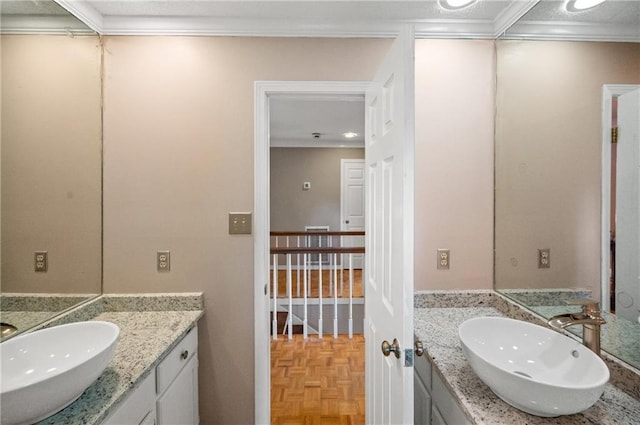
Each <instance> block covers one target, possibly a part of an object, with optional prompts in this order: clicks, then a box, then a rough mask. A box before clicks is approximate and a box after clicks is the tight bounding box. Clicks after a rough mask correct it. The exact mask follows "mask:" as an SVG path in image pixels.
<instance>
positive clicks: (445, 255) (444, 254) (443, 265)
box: [438, 248, 451, 270]
mask: <svg viewBox="0 0 640 425" xmlns="http://www.w3.org/2000/svg"><path fill="white" fill-rule="evenodd" d="M450 264H451V254H450V253H449V250H448V249H443V248H440V249H438V270H449V265H450Z"/></svg>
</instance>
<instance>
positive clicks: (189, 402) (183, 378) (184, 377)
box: [156, 355, 199, 425]
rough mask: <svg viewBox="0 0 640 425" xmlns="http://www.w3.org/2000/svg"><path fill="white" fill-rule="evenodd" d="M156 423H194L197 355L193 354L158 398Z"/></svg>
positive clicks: (197, 417) (196, 402)
mask: <svg viewBox="0 0 640 425" xmlns="http://www.w3.org/2000/svg"><path fill="white" fill-rule="evenodd" d="M156 414H157V420H158V425H196V424H198V422H199V415H198V356H196V355H194V356H193V357H192V358H191V360H189V362H188V363H187V364H186V365H185V367H184V368H183V369H182V371H181V372H180V373H179V374H178V376H177V377H176V379H175V380H174V381H173V382H172V383H171V385H170V386H169V387H168V388H167V390H166V391H165V392H164V394H162V396H161V397H160V398H159V399H158V404H157V407H156Z"/></svg>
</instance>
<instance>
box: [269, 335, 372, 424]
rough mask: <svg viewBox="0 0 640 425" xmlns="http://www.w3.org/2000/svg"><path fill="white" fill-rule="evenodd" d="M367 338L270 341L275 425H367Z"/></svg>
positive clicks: (272, 412) (273, 418)
mask: <svg viewBox="0 0 640 425" xmlns="http://www.w3.org/2000/svg"><path fill="white" fill-rule="evenodd" d="M364 400H365V399H364V336H363V335H354V336H353V339H351V340H350V339H349V337H348V335H339V336H338V338H337V339H333V338H331V337H325V338H323V339H318V338H309V339H307V340H304V338H302V335H294V336H293V339H292V340H290V341H289V340H287V339H286V338H285V337H283V336H282V335H280V336H279V337H278V340H277V341H273V340H272V341H271V424H272V425H294V424H296V425H362V424H364V415H365V404H364V403H365V402H364Z"/></svg>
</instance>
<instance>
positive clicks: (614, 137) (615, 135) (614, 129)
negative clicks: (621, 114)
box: [611, 127, 618, 144]
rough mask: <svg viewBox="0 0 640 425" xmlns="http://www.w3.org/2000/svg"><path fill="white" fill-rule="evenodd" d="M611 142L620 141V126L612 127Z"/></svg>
mask: <svg viewBox="0 0 640 425" xmlns="http://www.w3.org/2000/svg"><path fill="white" fill-rule="evenodd" d="M611 143H612V144H616V143H618V127H611Z"/></svg>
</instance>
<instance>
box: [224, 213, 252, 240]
mask: <svg viewBox="0 0 640 425" xmlns="http://www.w3.org/2000/svg"><path fill="white" fill-rule="evenodd" d="M229 234H230V235H250V234H251V213H229Z"/></svg>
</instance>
